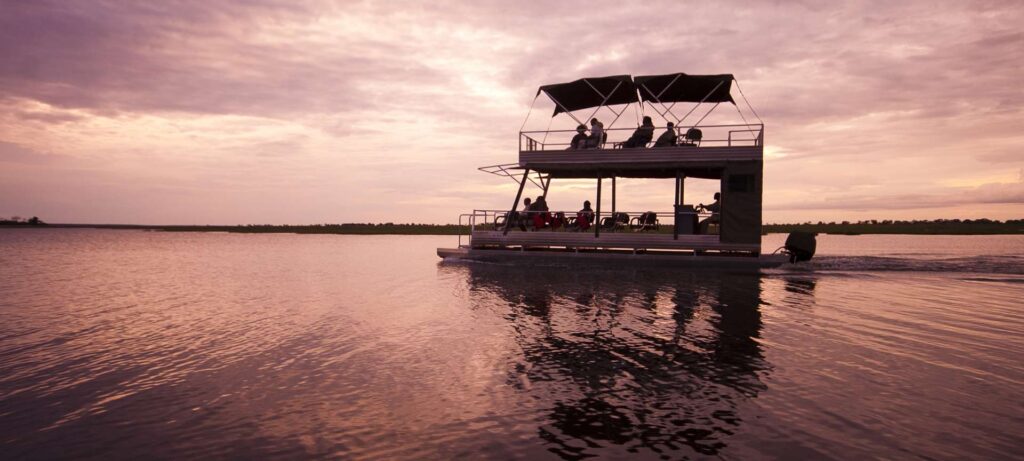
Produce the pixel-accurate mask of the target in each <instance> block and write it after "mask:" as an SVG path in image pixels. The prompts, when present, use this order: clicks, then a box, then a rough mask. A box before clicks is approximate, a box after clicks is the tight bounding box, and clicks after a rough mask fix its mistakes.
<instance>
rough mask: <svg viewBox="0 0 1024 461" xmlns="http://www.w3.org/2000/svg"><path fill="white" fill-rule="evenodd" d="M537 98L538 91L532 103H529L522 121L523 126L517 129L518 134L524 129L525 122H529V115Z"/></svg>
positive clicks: (538, 95)
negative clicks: (528, 108)
mask: <svg viewBox="0 0 1024 461" xmlns="http://www.w3.org/2000/svg"><path fill="white" fill-rule="evenodd" d="M539 97H540V91H538V92H537V95H536V96H534V97H533V102H531V103H530V110H528V111H526V118H525V119H523V125H522V126H520V127H519V132H520V133H522V132H523V128H526V122H528V121H530V114H531V113H533V106H534V104H537V98H539Z"/></svg>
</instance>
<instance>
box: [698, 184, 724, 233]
mask: <svg viewBox="0 0 1024 461" xmlns="http://www.w3.org/2000/svg"><path fill="white" fill-rule="evenodd" d="M721 198H722V194H720V193H718V192H715V203H711V204H708V205H705V204H703V203H701V204H700V205H697V208H700V209H702V210H705V211H710V212H711V216H709V217H708V218H707V219H705V220H703V221H701V222H700V233H701V234H707V233H708V226H710V225H711V224H718V223H719V222H721V220H722V214H721V213H722V203H721V201H720V200H721Z"/></svg>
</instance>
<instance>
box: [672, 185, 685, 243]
mask: <svg viewBox="0 0 1024 461" xmlns="http://www.w3.org/2000/svg"><path fill="white" fill-rule="evenodd" d="M682 183H683V179H682V175H681V173H680V172H678V171H676V188H675V191H674V193H673V194H672V210H673V213H675V216H673V220H672V221H673V225H672V240H679V220H680V212H681V211H682V210H681V208H682V191H683V190H682Z"/></svg>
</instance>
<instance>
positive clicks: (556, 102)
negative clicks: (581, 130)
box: [544, 93, 585, 128]
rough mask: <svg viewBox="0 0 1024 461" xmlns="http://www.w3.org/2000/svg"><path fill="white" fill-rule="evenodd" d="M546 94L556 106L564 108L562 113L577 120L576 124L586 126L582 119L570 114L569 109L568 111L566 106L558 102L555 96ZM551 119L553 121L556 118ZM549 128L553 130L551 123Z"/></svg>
mask: <svg viewBox="0 0 1024 461" xmlns="http://www.w3.org/2000/svg"><path fill="white" fill-rule="evenodd" d="M544 94H546V95H548V97H549V98H551V101H552V102H554V103H555V105H556V106H558V107H561V108H562V112H565V113H566V115H568V116H569V117H572V119H573V120H575V121H576V123H578V124H580V125H585V123H583V122H581V121H580V119H578V118H576V116H575V115H572V112H570V111H569V109H566V108H565V106H563V105H562V103H560V102H558V100H557V99H555V97H554V96H551V93H544ZM551 118H552V119H553V118H555V117H554V116H552V117H551ZM548 128H551V122H548Z"/></svg>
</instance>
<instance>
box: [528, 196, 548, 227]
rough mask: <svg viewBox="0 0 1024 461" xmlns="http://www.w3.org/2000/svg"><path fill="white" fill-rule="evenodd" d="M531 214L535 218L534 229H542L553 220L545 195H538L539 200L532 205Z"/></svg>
mask: <svg viewBox="0 0 1024 461" xmlns="http://www.w3.org/2000/svg"><path fill="white" fill-rule="evenodd" d="M530 215H531V218H532V219H533V229H534V230H537V229H541V228H543V227H544V226H546V225H547V224H548V223H549V222H550V221H551V214H549V213H548V202H547V201H545V200H544V196H543V195H541V196H539V197H537V201H535V202H533V205H531V206H530Z"/></svg>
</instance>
